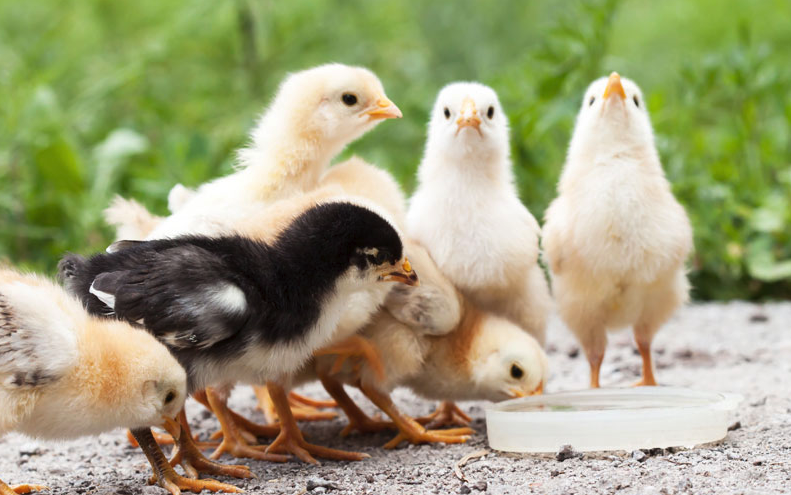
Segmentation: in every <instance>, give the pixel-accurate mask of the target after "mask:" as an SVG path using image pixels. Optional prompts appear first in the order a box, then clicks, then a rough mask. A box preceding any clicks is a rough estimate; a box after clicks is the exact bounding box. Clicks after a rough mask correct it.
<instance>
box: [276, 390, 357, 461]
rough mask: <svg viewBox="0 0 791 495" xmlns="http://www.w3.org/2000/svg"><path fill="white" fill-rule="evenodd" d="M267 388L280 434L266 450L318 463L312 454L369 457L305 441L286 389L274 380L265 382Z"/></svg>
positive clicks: (332, 456)
mask: <svg viewBox="0 0 791 495" xmlns="http://www.w3.org/2000/svg"><path fill="white" fill-rule="evenodd" d="M267 388H268V389H269V394H270V395H271V396H272V402H273V403H274V405H275V409H276V410H277V415H278V416H279V417H280V434H279V435H278V436H277V438H276V439H275V441H274V442H272V445H270V446H269V448H268V449H267V452H288V453H291V454H294V455H295V456H297V457H298V458H299V459H301V460H302V461H304V462H308V463H311V464H318V463H319V462H318V461H317V460H316V459H315V458H314V457H313V456H314V455H315V456H318V457H323V458H325V459H335V460H339V461H360V460H363V459H365V458H366V457H370V456H369V455H368V454H361V453H357V452H345V451H343V450H336V449H330V448H327V447H321V446H318V445H313V444H310V443H308V442H306V441H305V439H304V438H303V436H302V432H301V431H300V430H299V427H298V426H297V421H296V420H295V419H294V416H293V415H292V414H291V408H290V407H289V404H288V397H287V396H286V391H285V390H284V389H283V387H282V386H280V385H278V384H276V383H274V382H269V383H267Z"/></svg>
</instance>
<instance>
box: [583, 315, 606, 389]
mask: <svg viewBox="0 0 791 495" xmlns="http://www.w3.org/2000/svg"><path fill="white" fill-rule="evenodd" d="M584 335H585V338H584V339H581V342H580V343H581V344H582V348H583V349H585V356H586V357H587V358H588V364H589V365H590V370H591V376H590V378H591V383H590V385H591V388H599V374H600V373H601V363H602V361H603V360H604V351H605V350H606V349H607V331H606V330H605V329H604V328H601V327H592V328H588V329H586V331H585V332H584Z"/></svg>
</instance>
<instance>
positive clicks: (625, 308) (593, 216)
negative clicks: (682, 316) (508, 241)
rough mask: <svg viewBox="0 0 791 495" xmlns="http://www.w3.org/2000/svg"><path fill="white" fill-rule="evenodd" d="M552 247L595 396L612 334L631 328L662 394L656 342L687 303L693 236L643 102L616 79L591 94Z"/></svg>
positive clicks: (548, 237) (646, 376)
mask: <svg viewBox="0 0 791 495" xmlns="http://www.w3.org/2000/svg"><path fill="white" fill-rule="evenodd" d="M544 246H545V249H546V254H547V257H548V260H549V264H550V268H551V270H552V274H553V276H554V282H553V288H554V293H555V297H556V299H557V303H558V308H559V312H560V315H561V317H562V318H563V320H564V321H565V323H566V325H568V326H569V328H571V330H572V331H573V332H574V333H575V334H576V336H577V338H578V339H579V340H580V343H581V344H582V347H583V348H584V349H585V353H586V355H587V358H588V362H589V363H590V370H591V376H590V384H591V387H598V386H599V369H600V367H601V363H602V359H603V358H604V351H605V348H606V345H607V331H608V330H616V329H620V328H623V327H626V326H633V328H634V337H635V341H636V342H637V348H638V350H639V351H640V354H641V356H642V358H643V378H642V380H641V381H640V382H638V385H655V384H656V380H655V378H654V373H653V367H652V365H651V341H652V339H653V337H654V335H655V334H656V332H657V331H658V330H659V328H660V326H661V325H662V324H663V323H664V322H665V321H666V320H667V319H668V318H669V317H670V315H671V314H672V313H673V311H674V310H675V309H676V308H677V307H678V306H679V305H681V304H683V303H684V302H685V301H686V300H687V298H688V293H689V283H688V282H687V277H686V273H685V267H684V262H685V260H686V258H687V256H688V254H689V252H690V250H691V249H692V229H691V227H690V224H689V219H688V218H687V215H686V213H685V211H684V208H683V207H682V206H681V205H680V204H679V203H678V201H676V199H675V198H674V197H673V193H672V192H671V190H670V184H669V183H668V181H667V179H666V178H665V174H664V171H663V170H662V165H661V164H660V162H659V156H658V154H657V151H656V148H655V146H654V137H653V131H652V129H651V122H650V120H649V117H648V112H647V110H646V108H645V100H644V99H643V95H642V93H641V92H640V89H639V88H638V87H637V85H636V84H635V83H633V82H632V81H630V80H628V79H621V78H620V77H619V76H618V74H616V73H612V75H610V77H609V78H601V79H598V80H596V81H594V82H593V83H592V84H591V85H590V87H588V89H587V91H586V92H585V97H584V98H583V101H582V108H581V109H580V112H579V114H578V116H577V123H576V126H575V129H574V135H573V137H572V139H571V144H570V146H569V150H568V156H567V158H566V164H565V166H564V168H563V174H562V176H561V178H560V183H559V186H558V197H557V198H556V199H555V200H554V201H553V202H552V204H551V205H550V207H549V209H548V210H547V213H546V222H545V225H544Z"/></svg>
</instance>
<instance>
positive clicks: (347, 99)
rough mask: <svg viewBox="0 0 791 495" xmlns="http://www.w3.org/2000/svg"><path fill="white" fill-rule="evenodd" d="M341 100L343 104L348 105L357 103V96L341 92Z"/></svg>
mask: <svg viewBox="0 0 791 495" xmlns="http://www.w3.org/2000/svg"><path fill="white" fill-rule="evenodd" d="M341 101H343V104H344V105H346V106H349V107H350V106H352V105H356V104H357V97H356V96H355V95H353V94H351V93H343V96H341Z"/></svg>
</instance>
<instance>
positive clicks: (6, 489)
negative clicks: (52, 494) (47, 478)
mask: <svg viewBox="0 0 791 495" xmlns="http://www.w3.org/2000/svg"><path fill="white" fill-rule="evenodd" d="M44 490H49V488H47V487H46V486H44V485H28V484H24V485H17V486H14V487H10V486H8V485H6V484H5V483H3V480H0V495H21V494H23V493H31V492H40V491H44Z"/></svg>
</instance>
